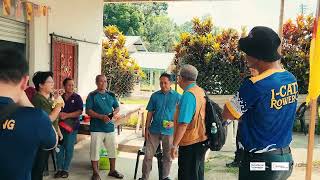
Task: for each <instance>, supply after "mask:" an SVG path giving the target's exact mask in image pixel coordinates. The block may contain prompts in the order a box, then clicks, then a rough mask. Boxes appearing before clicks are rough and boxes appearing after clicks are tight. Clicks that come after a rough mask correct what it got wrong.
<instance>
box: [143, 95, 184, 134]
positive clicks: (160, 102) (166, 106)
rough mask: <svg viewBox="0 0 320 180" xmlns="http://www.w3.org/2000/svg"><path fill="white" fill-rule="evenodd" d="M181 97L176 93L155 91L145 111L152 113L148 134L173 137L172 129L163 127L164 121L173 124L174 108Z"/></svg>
mask: <svg viewBox="0 0 320 180" xmlns="http://www.w3.org/2000/svg"><path fill="white" fill-rule="evenodd" d="M180 97H181V95H180V94H179V93H177V92H176V91H173V90H171V91H169V92H168V93H163V92H162V91H157V92H155V93H153V94H152V95H151V98H150V100H149V103H148V105H147V110H148V111H149V112H153V113H154V114H153V117H152V122H151V125H150V128H149V130H150V132H151V133H154V134H164V135H169V136H171V135H173V127H171V128H167V127H165V126H164V125H163V122H164V121H169V122H172V123H173V119H174V113H175V111H176V106H177V104H178V103H179V100H180Z"/></svg>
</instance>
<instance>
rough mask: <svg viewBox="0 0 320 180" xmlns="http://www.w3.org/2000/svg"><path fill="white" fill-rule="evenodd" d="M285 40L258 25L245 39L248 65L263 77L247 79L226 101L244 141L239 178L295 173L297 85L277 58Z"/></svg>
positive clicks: (277, 178) (275, 179)
mask: <svg viewBox="0 0 320 180" xmlns="http://www.w3.org/2000/svg"><path fill="white" fill-rule="evenodd" d="M280 42H281V41H280V38H279V37H278V35H277V34H276V33H275V32H274V31H273V30H272V29H270V28H267V27H262V26H258V27H255V28H253V29H252V30H251V31H250V33H249V35H248V36H247V37H245V38H241V39H240V41H239V47H240V49H241V50H242V51H244V52H245V53H246V59H247V65H248V67H249V68H253V69H256V70H257V71H258V72H259V75H258V76H255V77H251V78H246V79H245V80H244V81H243V83H242V85H241V87H240V89H239V90H238V92H237V93H236V95H235V96H234V97H233V98H232V99H231V100H230V101H229V102H227V103H226V105H225V108H224V112H223V117H224V119H226V120H227V119H240V118H241V120H240V121H241V123H240V124H239V125H240V127H239V128H240V134H241V137H240V142H241V144H242V146H243V147H244V156H243V158H242V160H241V165H240V167H239V179H240V180H244V179H245V180H251V179H252V180H256V179H259V180H271V179H272V180H285V179H287V178H288V177H289V176H290V175H291V172H292V168H293V160H292V155H291V151H290V148H289V145H290V142H291V140H292V127H293V122H294V119H295V111H296V107H297V97H298V85H297V81H296V78H295V77H294V75H292V74H291V73H290V72H288V71H286V70H284V69H282V67H281V65H280V63H279V61H278V60H280V59H281V56H280V55H279V53H278V51H277V50H278V47H279V45H280Z"/></svg>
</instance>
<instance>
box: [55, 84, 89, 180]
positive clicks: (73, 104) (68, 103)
mask: <svg viewBox="0 0 320 180" xmlns="http://www.w3.org/2000/svg"><path fill="white" fill-rule="evenodd" d="M63 86H64V90H65V93H64V94H63V95H62V98H63V100H64V102H65V106H64V108H63V109H62V111H61V113H60V116H59V117H60V121H59V126H60V129H61V132H62V134H63V142H61V143H60V146H58V149H59V150H58V151H57V152H58V154H57V165H58V172H57V173H56V174H55V178H67V177H68V176H69V173H68V170H69V166H70V163H71V160H72V156H73V150H74V144H75V142H76V138H77V133H78V128H79V124H80V122H79V119H80V115H81V114H82V110H83V101H82V99H81V97H80V96H79V95H78V94H76V93H75V92H74V81H73V80H72V79H71V78H66V79H65V80H64V81H63Z"/></svg>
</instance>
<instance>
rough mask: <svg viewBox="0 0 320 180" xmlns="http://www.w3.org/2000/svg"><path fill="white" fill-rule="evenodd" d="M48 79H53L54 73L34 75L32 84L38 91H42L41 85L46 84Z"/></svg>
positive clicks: (45, 72)
mask: <svg viewBox="0 0 320 180" xmlns="http://www.w3.org/2000/svg"><path fill="white" fill-rule="evenodd" d="M48 77H52V78H53V73H52V72H51V71H44V72H43V71H38V72H36V73H34V75H33V77H32V82H33V84H34V86H35V87H36V90H37V91H39V90H40V84H44V83H45V82H46V80H47V79H48Z"/></svg>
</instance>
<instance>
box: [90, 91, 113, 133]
mask: <svg viewBox="0 0 320 180" xmlns="http://www.w3.org/2000/svg"><path fill="white" fill-rule="evenodd" d="M118 107H119V103H118V101H117V99H116V97H115V96H114V95H113V94H111V93H110V92H107V91H106V92H104V93H100V92H98V91H93V92H91V93H90V94H89V95H88V98H87V100H86V109H87V110H88V109H91V110H93V111H94V112H96V113H98V114H104V115H108V114H110V113H112V112H113V111H114V109H116V108H118ZM90 131H91V132H105V133H110V132H114V123H113V122H111V121H110V122H107V123H105V122H103V121H102V120H101V119H96V118H92V119H91V120H90Z"/></svg>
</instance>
